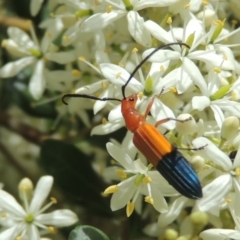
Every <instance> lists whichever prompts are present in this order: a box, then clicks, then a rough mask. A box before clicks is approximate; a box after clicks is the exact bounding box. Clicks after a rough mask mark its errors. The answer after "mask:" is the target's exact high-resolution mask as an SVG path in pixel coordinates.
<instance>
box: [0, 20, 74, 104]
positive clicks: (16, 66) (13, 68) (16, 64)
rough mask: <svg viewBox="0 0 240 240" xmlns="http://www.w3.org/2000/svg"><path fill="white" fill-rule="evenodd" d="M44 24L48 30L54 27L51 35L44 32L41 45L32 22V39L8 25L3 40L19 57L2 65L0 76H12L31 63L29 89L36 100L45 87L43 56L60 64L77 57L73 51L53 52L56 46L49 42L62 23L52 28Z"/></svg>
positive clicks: (54, 36) (11, 51)
mask: <svg viewBox="0 0 240 240" xmlns="http://www.w3.org/2000/svg"><path fill="white" fill-rule="evenodd" d="M55 23H57V21H56V22H55ZM29 24H31V23H29ZM46 26H47V27H49V30H51V29H54V30H53V35H51V33H50V32H48V31H47V33H48V34H47V33H46V34H45V36H44V38H43V41H42V44H41V45H40V44H39V43H38V40H37V37H36V35H35V32H34V29H33V26H32V24H31V26H30V30H31V37H32V39H31V38H30V37H29V36H28V35H27V34H26V33H25V32H24V31H22V30H21V29H19V28H16V27H9V28H8V35H9V37H10V38H9V39H7V40H3V46H4V47H5V48H6V49H7V50H8V51H9V52H10V53H11V54H12V55H13V56H15V57H21V58H20V59H18V60H16V61H12V62H9V63H7V64H6V65H4V66H3V67H2V68H1V69H0V76H1V77H2V78H8V77H13V76H15V75H17V74H18V73H20V72H21V71H22V70H23V69H25V68H26V67H28V66H32V65H33V66H34V70H33V74H32V76H31V78H30V82H29V91H30V93H31V95H32V96H33V98H34V99H36V100H38V99H39V98H40V97H41V96H42V94H43V92H44V90H45V87H46V82H47V79H46V66H45V65H46V64H45V62H46V59H45V58H47V59H49V60H52V61H55V62H58V63H60V64H65V63H68V62H71V61H73V60H75V59H76V58H77V57H76V56H75V54H74V53H73V52H58V53H53V51H56V48H55V47H53V46H52V45H51V43H52V41H53V40H54V38H56V37H57V34H58V33H59V31H61V29H62V25H61V24H60V26H59V25H58V24H56V25H54V28H52V26H51V24H50V25H48V24H47V25H46ZM47 29H48V28H47ZM49 36H50V37H49Z"/></svg>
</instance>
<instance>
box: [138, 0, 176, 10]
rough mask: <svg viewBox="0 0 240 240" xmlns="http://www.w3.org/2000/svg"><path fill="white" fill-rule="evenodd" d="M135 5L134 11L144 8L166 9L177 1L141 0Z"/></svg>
mask: <svg viewBox="0 0 240 240" xmlns="http://www.w3.org/2000/svg"><path fill="white" fill-rule="evenodd" d="M136 2H137V3H136V4H135V5H134V9H135V10H138V11H139V10H141V9H144V8H149V7H153V8H155V7H168V6H170V5H172V4H174V3H176V2H178V0H161V1H159V0H141V1H136Z"/></svg>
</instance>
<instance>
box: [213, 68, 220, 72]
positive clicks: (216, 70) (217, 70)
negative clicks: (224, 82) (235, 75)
mask: <svg viewBox="0 0 240 240" xmlns="http://www.w3.org/2000/svg"><path fill="white" fill-rule="evenodd" d="M213 71H214V72H215V73H220V72H222V70H221V69H220V68H217V67H215V68H214V69H213Z"/></svg>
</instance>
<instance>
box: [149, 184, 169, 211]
mask: <svg viewBox="0 0 240 240" xmlns="http://www.w3.org/2000/svg"><path fill="white" fill-rule="evenodd" d="M151 190H152V198H153V206H154V208H155V209H156V210H157V211H158V212H160V213H165V212H167V211H168V204H167V202H166V200H165V198H164V197H163V195H162V192H161V190H160V189H158V188H156V187H155V186H154V185H153V184H151Z"/></svg>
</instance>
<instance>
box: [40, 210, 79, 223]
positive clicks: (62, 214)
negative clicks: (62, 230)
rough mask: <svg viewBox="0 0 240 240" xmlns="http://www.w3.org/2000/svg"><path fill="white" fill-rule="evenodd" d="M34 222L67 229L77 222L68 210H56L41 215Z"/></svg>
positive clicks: (76, 218)
mask: <svg viewBox="0 0 240 240" xmlns="http://www.w3.org/2000/svg"><path fill="white" fill-rule="evenodd" d="M36 221H37V222H40V223H41V224H44V225H50V226H55V227H67V226H70V225H72V224H74V223H76V222H77V221H78V217H77V215H76V214H75V213H74V212H72V211H71V210H68V209H62V210H56V211H53V212H51V213H46V214H41V215H39V216H37V217H36Z"/></svg>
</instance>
